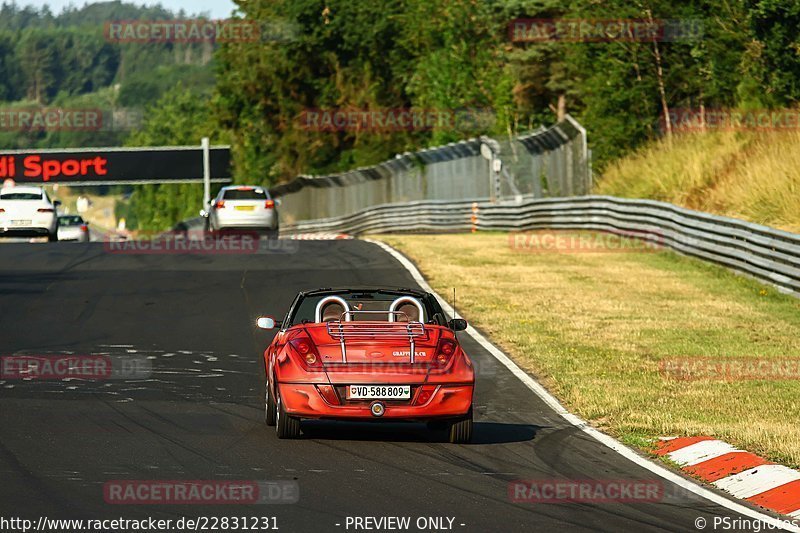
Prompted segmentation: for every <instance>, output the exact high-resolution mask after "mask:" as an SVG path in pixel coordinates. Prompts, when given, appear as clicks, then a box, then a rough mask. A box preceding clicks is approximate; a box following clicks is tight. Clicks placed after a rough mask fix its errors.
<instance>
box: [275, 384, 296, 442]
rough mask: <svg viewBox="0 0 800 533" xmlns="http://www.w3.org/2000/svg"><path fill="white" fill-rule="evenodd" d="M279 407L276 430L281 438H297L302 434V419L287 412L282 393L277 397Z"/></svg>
mask: <svg viewBox="0 0 800 533" xmlns="http://www.w3.org/2000/svg"><path fill="white" fill-rule="evenodd" d="M277 403H278V406H277V407H278V408H277V409H276V412H277V418H276V420H275V431H276V433H277V434H278V438H279V439H296V438H297V437H299V436H300V419H298V418H295V417H293V416H289V415H288V414H286V411H285V410H284V408H283V402H282V401H281V397H280V394H279V395H278V399H277Z"/></svg>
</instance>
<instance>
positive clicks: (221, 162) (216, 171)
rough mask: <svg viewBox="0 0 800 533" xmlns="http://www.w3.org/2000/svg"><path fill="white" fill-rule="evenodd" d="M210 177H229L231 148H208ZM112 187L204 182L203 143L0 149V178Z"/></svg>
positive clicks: (1, 179) (226, 179) (220, 178)
mask: <svg viewBox="0 0 800 533" xmlns="http://www.w3.org/2000/svg"><path fill="white" fill-rule="evenodd" d="M209 155H210V168H211V181H230V177H231V168H230V166H231V154H230V147H228V146H214V147H211V149H210V150H209ZM6 179H12V180H14V181H15V182H16V183H19V184H24V183H39V184H41V183H69V184H74V185H78V184H81V185H84V184H85V185H114V184H122V183H169V182H173V183H179V182H182V183H186V182H201V181H203V149H202V148H201V147H200V146H169V147H156V148H88V149H84V148H81V149H77V150H24V151H2V150H0V182H2V181H4V180H6Z"/></svg>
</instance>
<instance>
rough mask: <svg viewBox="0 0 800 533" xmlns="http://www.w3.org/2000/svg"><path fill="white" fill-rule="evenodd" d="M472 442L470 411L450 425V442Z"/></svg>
mask: <svg viewBox="0 0 800 533" xmlns="http://www.w3.org/2000/svg"><path fill="white" fill-rule="evenodd" d="M471 440H472V409H470V410H469V414H468V415H467V416H465V417H464V418H462V419H460V420H457V421H455V422H452V423H451V424H450V442H451V443H453V444H466V443H468V442H470V441H471Z"/></svg>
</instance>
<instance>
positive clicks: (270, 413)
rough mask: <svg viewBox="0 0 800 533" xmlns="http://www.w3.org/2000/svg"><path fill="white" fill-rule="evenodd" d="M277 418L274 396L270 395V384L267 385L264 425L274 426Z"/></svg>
mask: <svg viewBox="0 0 800 533" xmlns="http://www.w3.org/2000/svg"><path fill="white" fill-rule="evenodd" d="M276 418H277V413H276V411H275V400H273V399H272V394H270V393H269V384H267V392H266V397H265V400H264V423H266V424H267V425H268V426H274V425H275V420H276Z"/></svg>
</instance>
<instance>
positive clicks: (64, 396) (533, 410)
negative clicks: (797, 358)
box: [0, 241, 733, 532]
mask: <svg viewBox="0 0 800 533" xmlns="http://www.w3.org/2000/svg"><path fill="white" fill-rule="evenodd" d="M293 246H298V247H299V248H298V249H296V250H295V251H294V252H293V253H269V254H257V255H186V254H184V255H163V254H162V255H125V254H113V253H109V252H108V251H107V250H106V248H104V245H103V244H101V243H91V244H87V245H76V244H68V243H54V244H52V245H48V244H27V243H19V244H4V245H2V246H0V309H1V310H2V326H1V327H0V354H1V355H15V354H39V355H43V354H65V353H72V354H78V355H90V354H109V355H112V356H115V357H119V358H126V357H128V358H139V359H140V360H141V359H146V360H147V361H150V363H151V364H152V374H151V375H149V376H147V377H143V378H142V379H137V380H127V381H124V380H106V381H94V382H87V381H80V380H74V381H67V382H64V381H60V380H49V381H46V380H45V381H23V380H0V480H1V483H0V516H6V517H8V516H17V517H23V518H29V519H32V520H34V521H35V520H37V519H38V517H40V516H46V517H48V518H75V519H100V518H118V517H124V518H143V517H148V516H151V517H155V518H171V519H173V520H175V519H178V518H180V517H184V516H187V517H197V516H217V517H222V516H270V517H276V518H277V524H278V526H279V528H280V530H281V531H284V532H294V531H323V532H325V531H347V530H348V529H346V527H345V526H346V518H347V517H348V516H349V517H357V516H358V517H365V516H374V517H381V516H409V517H411V518H412V525H413V524H414V521H415V520H416V519H417V518H418V517H451V518H454V522H453V526H452V528H453V530H455V531H465V532H466V531H556V530H569V531H598V530H601V531H696V528H695V526H694V522H695V519H696V518H698V517H700V516H703V517H705V518H706V519H707V520H709V522H710V521H711V520H712V519H713V517H714V516H732V515H731V512H730V511H728V510H726V509H724V508H722V507H719V506H716V505H714V504H711V503H709V502H707V501H705V500H702V499H700V498H698V497H696V496H692V495H688V494H682V493H680V491H678V490H677V489H675V490H674V489H673V488H672V487H671V486H666V487H665V489H666V490H665V492H666V495H665V497H664V498H663V499H662V500H661V501H659V502H657V503H641V502H640V503H635V504H622V503H614V504H602V503H592V504H590V503H560V504H535V505H534V504H520V503H513V502H512V501H511V500H510V499H509V493H508V486H509V482H510V481H513V480H517V479H553V478H570V479H580V480H584V479H594V480H622V479H658V478H656V477H655V476H654V474H652V473H650V472H648V471H646V470H644V469H642V468H640V467H638V466H636V465H634V464H632V463H630V462H629V461H627V460H626V459H624V458H622V457H621V456H619V455H617V454H616V453H614V452H613V451H611V450H609V449H607V448H605V447H604V446H602V445H601V444H599V443H597V442H595V441H594V440H592V439H591V438H590V437H588V436H586V435H585V434H583V433H581V432H580V431H578V430H577V429H575V428H573V427H571V426H569V425H568V424H567V423H566V422H564V421H563V420H562V419H561V418H559V417H558V416H557V415H556V414H554V413H553V412H552V411H551V410H550V409H549V408H548V407H546V406H545V405H544V404H543V403H542V402H541V401H540V400H539V399H538V398H537V397H536V396H534V395H533V394H532V393H531V392H530V391H529V390H528V389H527V388H525V386H524V385H523V384H522V383H521V382H520V381H519V380H518V379H517V378H515V377H514V376H513V375H512V374H511V373H510V372H509V371H508V370H507V369H506V368H505V367H503V366H501V365H500V364H499V363H497V362H496V361H495V360H494V359H493V358H492V356H491V355H489V354H488V353H486V352H485V351H483V350H482V349H481V348H479V347H478V345H477V344H476V343H475V342H473V341H472V340H471V339H470V338H469V337H468V336H467V335H466V334H463V335H462V336H461V339H462V342H463V344H464V346H465V348H466V349H467V351H468V353H470V355H471V356H472V357H473V359H474V360H475V361H476V366H477V367H478V369H479V375H478V380H479V381H478V390H477V394H476V400H475V406H476V407H475V410H476V427H475V442H474V443H473V444H471V445H464V446H460V445H451V444H448V443H447V442H446V435H445V434H444V432H440V433H439V432H434V433H431V432H428V431H427V430H426V428H425V426H423V425H379V424H341V423H330V422H312V423H304V426H303V427H304V436H303V438H302V439H300V440H296V441H283V440H278V439H277V437H276V436H275V434H274V428H267V427H266V426H265V425H264V423H263V408H264V407H263V362H262V358H261V357H262V352H263V350H264V348H265V347H266V345H267V344H268V342H269V341H270V339H271V336H272V333H271V332H264V331H261V330H258V329H256V328H255V326H254V320H255V318H256V317H257V316H258V315H260V314H272V315H275V316H278V317H282V316H283V313H284V312H285V310H286V308H287V307H288V305H289V303H290V302H291V300H292V299H293V297H294V295H295V294H296V293H297V291H299V290H301V289H308V288H317V287H325V286H347V285H385V286H391V287H412V286H415V284H414V282H413V281H412V278H411V277H410V275H409V274H408V273H407V272H406V271H405V270H404V269H403V268H402V267H401V266H400V264H399V263H398V262H397V261H396V260H394V259H393V258H392V257H391V256H389V255H388V254H386V253H385V252H384V251H382V250H380V249H379V248H378V247H377V246H375V245H372V244H369V243H365V242H361V241H303V242H296V243H294V244H293ZM289 252H291V250H289ZM109 480H296V481H297V483H298V486H299V491H300V499H299V501H298V502H297V503H294V504H284V505H246V506H244V505H222V504H219V505H213V506H205V505H163V504H162V505H111V504H108V503H106V501H105V500H104V495H103V487H104V484H105V483H106V482H108V481H109ZM732 517H733V516H732ZM446 523H447V521H445V524H446ZM337 524H338V525H337ZM411 530H412V531H416V530H417V529H416V527H412V528H411ZM349 531H354V529H353V527H352V526H351V527H350V529H349Z"/></svg>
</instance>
